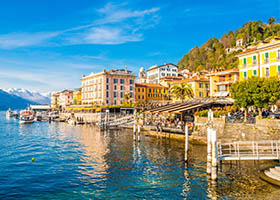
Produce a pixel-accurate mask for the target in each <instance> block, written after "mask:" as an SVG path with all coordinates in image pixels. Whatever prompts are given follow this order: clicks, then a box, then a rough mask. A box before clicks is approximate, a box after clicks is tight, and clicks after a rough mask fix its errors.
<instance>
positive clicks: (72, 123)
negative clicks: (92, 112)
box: [67, 119, 76, 125]
mask: <svg viewBox="0 0 280 200" xmlns="http://www.w3.org/2000/svg"><path fill="white" fill-rule="evenodd" d="M67 122H68V124H70V125H76V122H75V121H74V120H73V119H68V121H67Z"/></svg>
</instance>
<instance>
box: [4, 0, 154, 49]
mask: <svg viewBox="0 0 280 200" xmlns="http://www.w3.org/2000/svg"><path fill="white" fill-rule="evenodd" d="M123 5H124V4H119V5H116V4H112V3H108V4H106V5H105V6H104V7H103V8H101V9H99V10H97V12H98V13H99V14H100V15H101V17H100V19H97V20H95V21H93V23H91V24H87V25H81V26H76V27H73V28H69V29H65V30H62V31H54V32H34V33H9V34H3V35H0V48H2V49H14V48H19V47H28V46H36V45H41V44H43V43H45V42H49V41H50V40H53V41H55V43H56V44H58V45H69V44H70V45H73V44H106V45H116V44H123V43H127V42H138V41H141V40H143V33H140V32H141V31H142V30H144V29H147V28H151V27H153V25H154V24H156V23H158V18H159V17H158V15H157V14H156V13H157V12H158V11H159V8H151V9H145V10H132V9H125V8H123Z"/></svg>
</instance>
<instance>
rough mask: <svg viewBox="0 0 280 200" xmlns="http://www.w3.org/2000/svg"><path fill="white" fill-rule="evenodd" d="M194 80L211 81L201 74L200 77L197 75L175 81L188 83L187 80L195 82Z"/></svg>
mask: <svg viewBox="0 0 280 200" xmlns="http://www.w3.org/2000/svg"><path fill="white" fill-rule="evenodd" d="M194 81H209V79H208V78H205V77H204V76H201V75H200V77H199V78H198V76H195V77H192V78H185V79H183V80H178V81H174V83H186V82H194Z"/></svg>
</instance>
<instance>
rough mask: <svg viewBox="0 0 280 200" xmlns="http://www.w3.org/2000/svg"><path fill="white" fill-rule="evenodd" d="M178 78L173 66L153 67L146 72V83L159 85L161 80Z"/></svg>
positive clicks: (175, 67) (176, 70)
mask: <svg viewBox="0 0 280 200" xmlns="http://www.w3.org/2000/svg"><path fill="white" fill-rule="evenodd" d="M174 76H178V67H177V66H176V65H174V64H164V65H160V66H157V65H154V66H152V67H150V68H149V69H148V70H147V82H148V83H159V82H160V79H161V78H164V77H174Z"/></svg>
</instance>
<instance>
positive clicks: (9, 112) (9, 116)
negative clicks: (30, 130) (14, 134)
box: [6, 108, 13, 118]
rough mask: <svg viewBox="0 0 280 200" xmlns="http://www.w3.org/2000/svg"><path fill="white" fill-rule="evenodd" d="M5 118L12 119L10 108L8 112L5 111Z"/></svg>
mask: <svg viewBox="0 0 280 200" xmlns="http://www.w3.org/2000/svg"><path fill="white" fill-rule="evenodd" d="M6 117H7V118H11V117H13V111H11V109H10V108H9V110H7V112H6Z"/></svg>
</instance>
